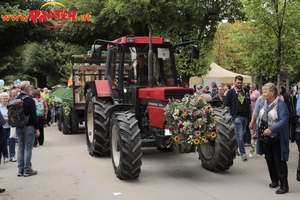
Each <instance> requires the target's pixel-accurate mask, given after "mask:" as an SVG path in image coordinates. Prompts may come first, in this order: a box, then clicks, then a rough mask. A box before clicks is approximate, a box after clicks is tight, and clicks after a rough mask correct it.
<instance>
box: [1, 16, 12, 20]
mask: <svg viewBox="0 0 300 200" xmlns="http://www.w3.org/2000/svg"><path fill="white" fill-rule="evenodd" d="M1 18H2V21H9V20H10V15H1Z"/></svg>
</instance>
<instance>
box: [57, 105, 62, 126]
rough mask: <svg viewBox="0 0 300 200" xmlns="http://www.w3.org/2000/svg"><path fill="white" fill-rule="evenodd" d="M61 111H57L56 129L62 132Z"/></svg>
mask: <svg viewBox="0 0 300 200" xmlns="http://www.w3.org/2000/svg"><path fill="white" fill-rule="evenodd" d="M61 112H62V111H61V110H60V109H58V110H57V128H58V130H59V131H62V113H61Z"/></svg>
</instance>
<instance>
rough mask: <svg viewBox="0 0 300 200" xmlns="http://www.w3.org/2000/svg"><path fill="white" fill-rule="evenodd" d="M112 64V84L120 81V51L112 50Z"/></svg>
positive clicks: (110, 77) (110, 71)
mask: <svg viewBox="0 0 300 200" xmlns="http://www.w3.org/2000/svg"><path fill="white" fill-rule="evenodd" d="M110 59H111V62H110V66H109V77H108V79H110V81H111V83H115V84H116V83H117V80H118V74H117V73H118V66H119V54H118V49H117V48H113V49H112V50H111V57H110Z"/></svg>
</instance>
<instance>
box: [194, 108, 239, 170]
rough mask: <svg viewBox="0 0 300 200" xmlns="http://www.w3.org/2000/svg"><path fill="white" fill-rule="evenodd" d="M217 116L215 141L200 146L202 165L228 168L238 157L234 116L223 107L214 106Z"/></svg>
mask: <svg viewBox="0 0 300 200" xmlns="http://www.w3.org/2000/svg"><path fill="white" fill-rule="evenodd" d="M214 113H215V116H216V117H217V123H216V130H217V137H216V139H215V142H209V143H207V144H201V145H200V146H199V148H198V153H199V159H200V160H201V162H202V167H204V168H205V169H208V170H212V171H213V170H220V171H223V170H228V169H229V168H230V167H231V166H232V165H233V160H234V159H235V157H236V149H237V142H236V135H235V130H234V127H235V126H234V124H233V120H232V117H231V116H229V115H228V114H227V111H225V110H224V109H221V108H214Z"/></svg>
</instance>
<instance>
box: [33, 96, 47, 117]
mask: <svg viewBox="0 0 300 200" xmlns="http://www.w3.org/2000/svg"><path fill="white" fill-rule="evenodd" d="M34 101H35V107H36V116H37V117H44V111H45V106H44V100H37V99H34Z"/></svg>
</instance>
